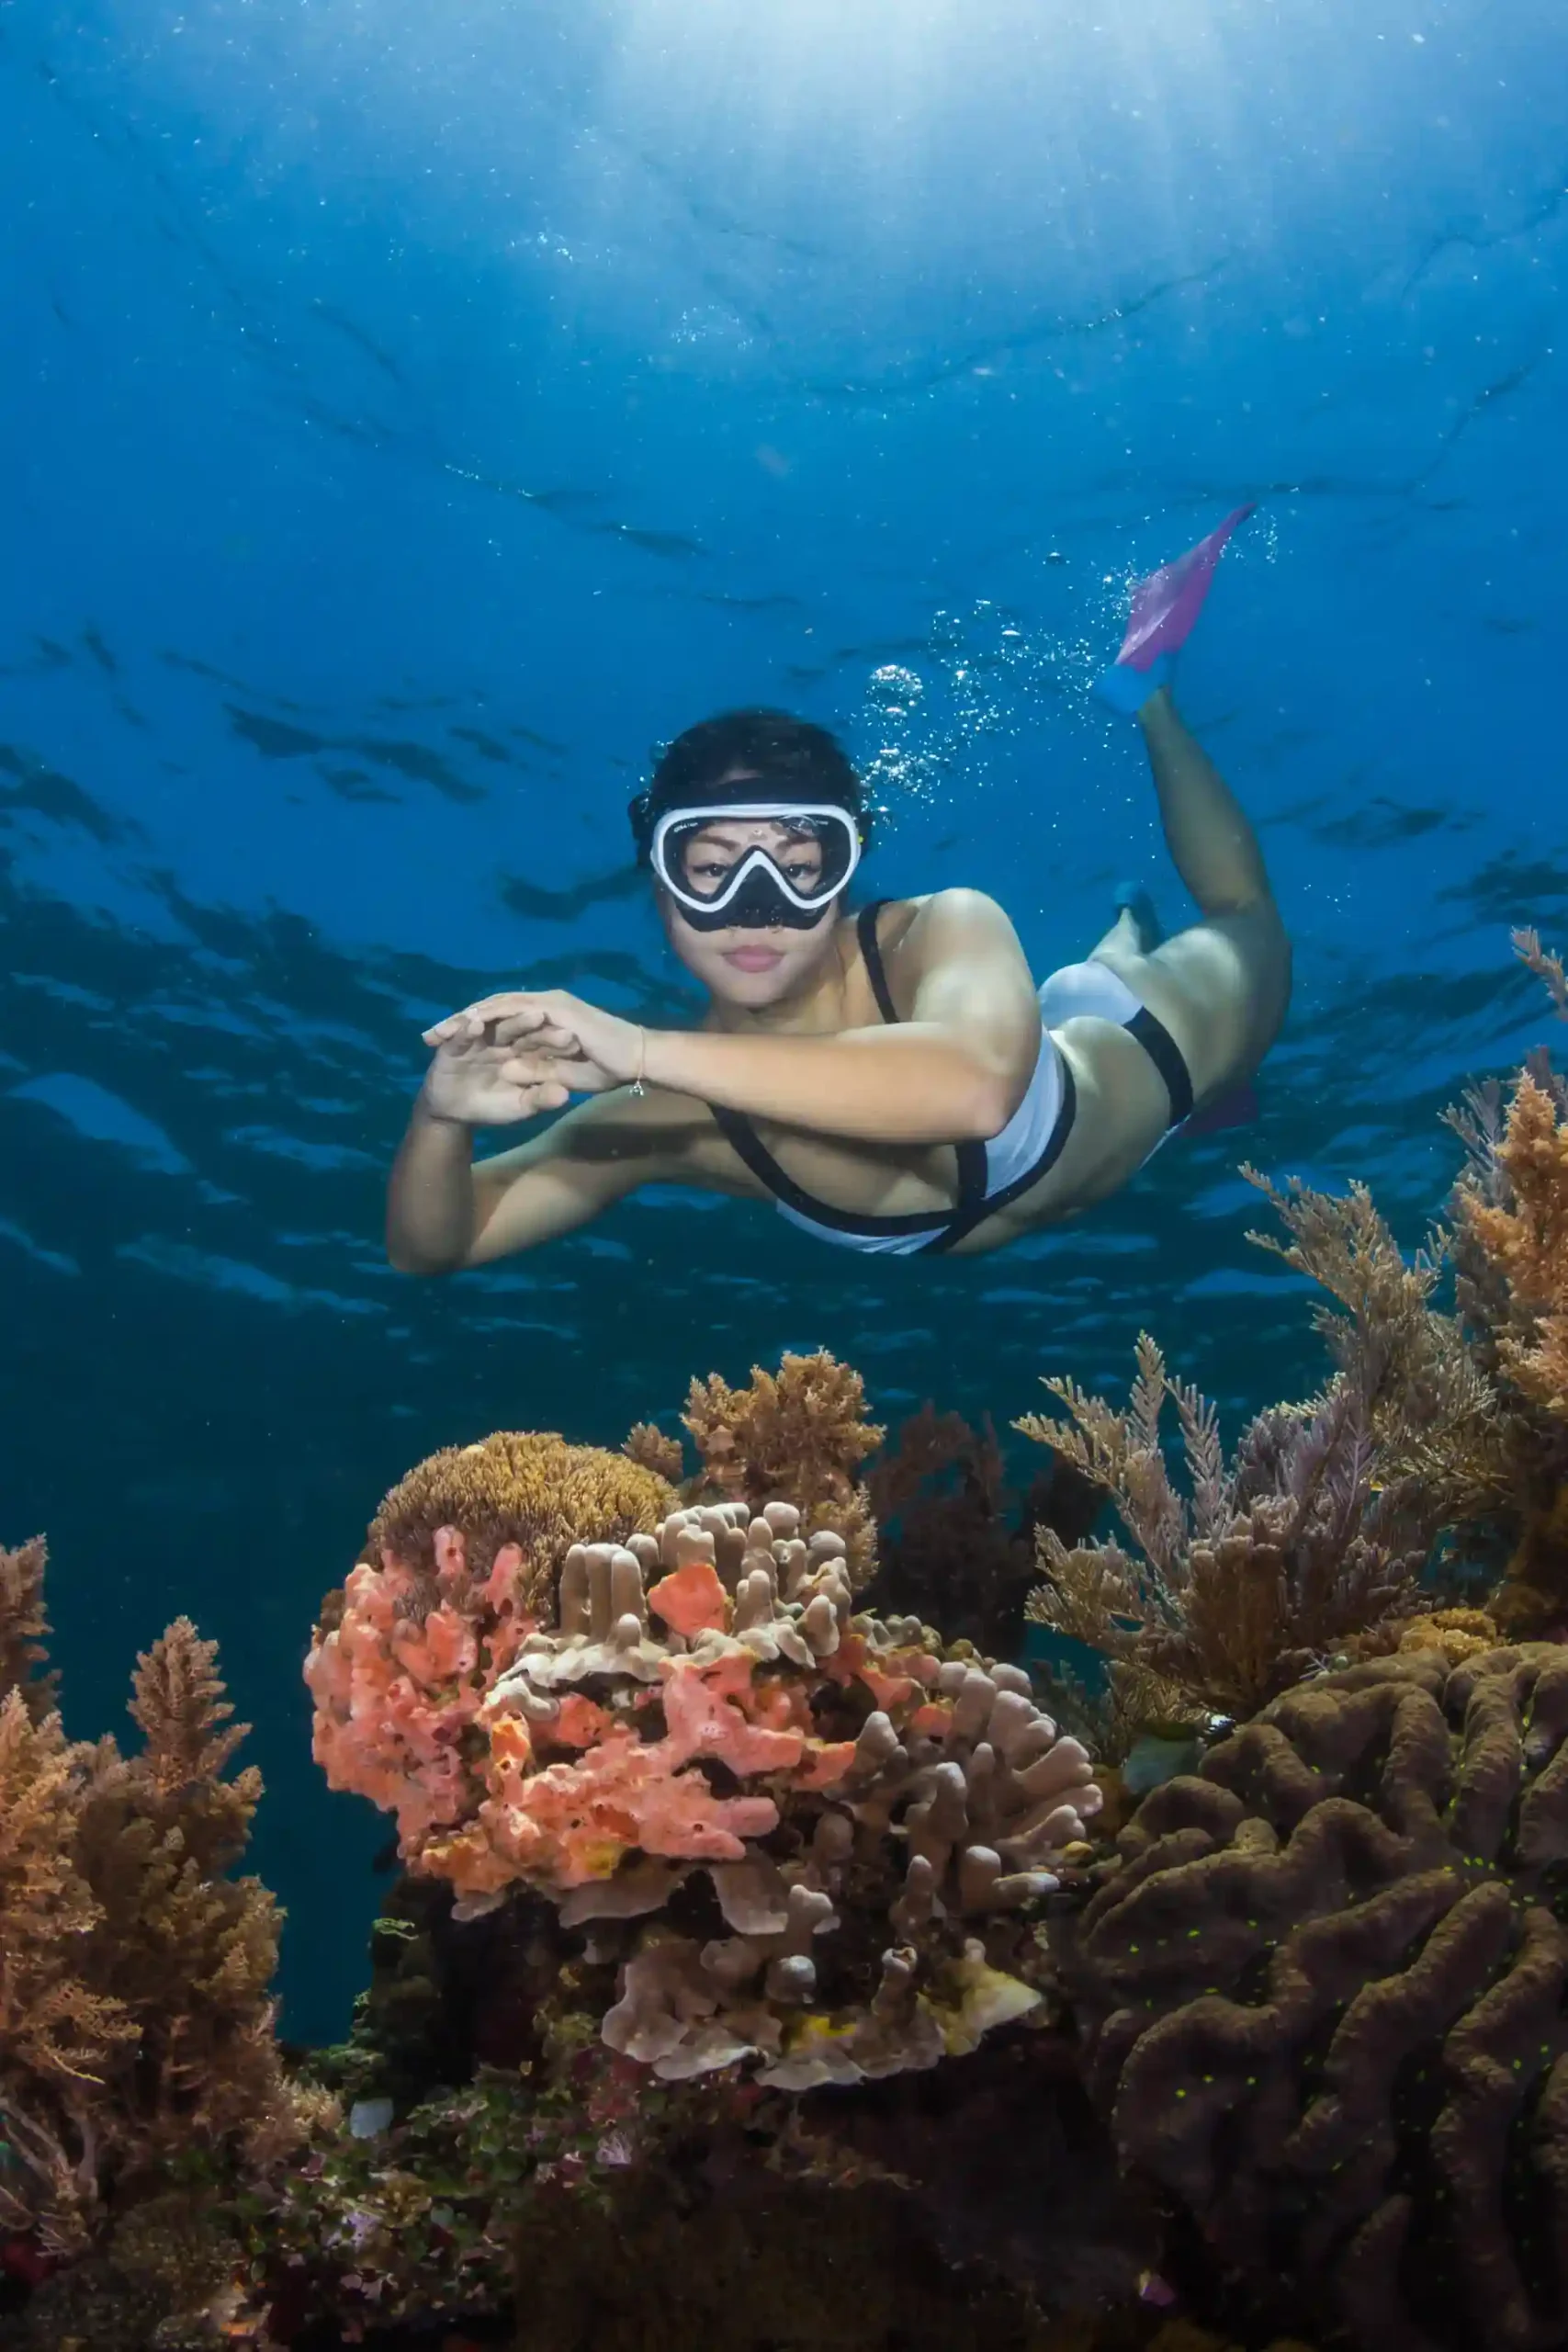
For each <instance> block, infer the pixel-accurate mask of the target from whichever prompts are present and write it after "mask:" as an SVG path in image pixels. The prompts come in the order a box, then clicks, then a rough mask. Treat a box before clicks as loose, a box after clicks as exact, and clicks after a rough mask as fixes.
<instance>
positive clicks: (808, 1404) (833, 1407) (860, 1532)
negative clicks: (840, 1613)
mask: <svg viewBox="0 0 1568 2352" xmlns="http://www.w3.org/2000/svg"><path fill="white" fill-rule="evenodd" d="M684 1418H685V1423H686V1427H687V1429H688V1430H690V1431H691V1433H692V1436H693V1437H694V1440H695V1441H696V1446H697V1451H698V1453H700V1454H701V1456H702V1459H703V1469H704V1474H705V1477H704V1483H705V1486H706V1487H707V1488H708V1489H710V1490H711V1491H713V1492H715V1493H716V1494H718V1495H721V1496H725V1497H728V1498H731V1499H732V1500H734V1501H736V1502H744V1503H746V1504H748V1505H750V1509H751V1510H754V1511H756V1510H761V1509H762V1507H763V1505H764V1504H765V1503H770V1502H775V1501H779V1500H788V1501H791V1502H793V1503H794V1504H795V1505H796V1507H797V1508H798V1509H799V1510H801V1511H802V1512H803V1513H804V1515H805V1521H806V1527H807V1533H808V1534H815V1533H816V1532H817V1531H818V1529H819V1528H828V1529H831V1530H832V1531H833V1532H835V1533H837V1534H839V1535H841V1536H842V1537H843V1539H844V1544H845V1549H846V1556H847V1558H848V1561H849V1573H850V1581H851V1583H852V1586H853V1588H854V1589H855V1590H856V1591H857V1592H860V1591H862V1590H863V1589H864V1588H865V1586H866V1585H867V1584H869V1583H870V1581H871V1578H872V1577H873V1576H874V1574H875V1570H876V1529H875V1525H874V1521H873V1518H872V1511H871V1504H870V1500H869V1498H868V1496H867V1494H866V1490H865V1487H863V1485H861V1484H860V1483H859V1474H860V1465H861V1464H862V1463H863V1461H864V1460H865V1458H866V1456H867V1455H868V1454H872V1453H875V1451H876V1449H877V1447H878V1446H879V1445H880V1444H881V1443H882V1440H883V1437H884V1434H885V1432H884V1431H883V1430H880V1429H878V1428H877V1427H876V1426H875V1424H874V1422H872V1421H871V1420H869V1419H867V1415H866V1404H865V1385H864V1383H863V1380H862V1379H861V1376H860V1374H859V1373H858V1372H852V1371H851V1370H850V1368H849V1366H848V1365H847V1364H842V1363H839V1362H838V1360H837V1358H836V1357H834V1356H831V1355H829V1353H828V1352H827V1351H826V1350H825V1349H824V1350H821V1351H818V1353H817V1354H816V1355H809V1356H797V1355H785V1356H784V1359H783V1360H782V1362H781V1363H780V1365H779V1369H778V1371H777V1373H776V1374H774V1373H771V1372H763V1371H762V1370H761V1366H755V1367H753V1370H752V1374H751V1381H750V1386H749V1387H746V1388H731V1386H730V1385H729V1384H728V1381H726V1380H721V1379H720V1378H719V1376H718V1374H716V1373H712V1374H709V1376H708V1378H707V1379H706V1380H694V1381H693V1383H692V1386H691V1392H690V1394H689V1395H688V1397H687V1399H686V1411H685V1416H684Z"/></svg>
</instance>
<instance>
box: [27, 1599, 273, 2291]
mask: <svg viewBox="0 0 1568 2352" xmlns="http://www.w3.org/2000/svg"><path fill="white" fill-rule="evenodd" d="M35 1597H36V1596H35ZM131 1712H132V1714H133V1716H134V1718H135V1720H136V1722H137V1724H138V1726H139V1728H140V1729H141V1733H142V1737H143V1745H142V1747H141V1751H140V1752H139V1753H138V1754H136V1755H133V1756H131V1757H129V1758H127V1757H124V1756H122V1755H121V1754H120V1752H119V1750H118V1747H117V1746H116V1744H115V1743H114V1741H113V1740H110V1739H105V1740H100V1741H98V1742H97V1743H96V1745H95V1744H89V1743H83V1742H71V1741H68V1740H67V1739H66V1737H65V1735H64V1733H63V1731H62V1728H61V1724H60V1718H59V1716H58V1714H54V1713H51V1714H49V1715H46V1716H44V1717H43V1718H42V1719H41V1720H40V1721H38V1722H34V1721H33V1720H32V1717H31V1715H30V1713H29V1711H28V1706H27V1703H26V1697H25V1692H24V1691H19V1690H13V1691H11V1692H10V1693H9V1694H8V1695H7V1696H6V1699H5V1701H4V1702H3V1704H0V2119H3V2120H4V2125H5V2136H6V2139H7V2140H8V2141H9V2143H10V2146H11V2150H12V2153H13V2158H14V2165H13V2168H12V2169H11V2170H10V2172H9V2173H8V2174H7V2175H6V2180H5V2182H4V2184H3V2194H0V2209H3V2210H0V2218H5V2219H7V2220H8V2221H9V2222H10V2223H11V2224H12V2225H13V2226H19V2227H24V2228H31V2229H34V2230H36V2231H37V2232H38V2233H39V2237H40V2240H41V2242H42V2243H43V2244H44V2245H46V2246H51V2247H52V2248H54V2249H55V2250H57V2251H60V2252H63V2253H74V2252H76V2251H78V2250H79V2249H80V2248H81V2247H82V2246H83V2245H85V2244H86V2242H87V2240H88V2239H89V2237H90V2236H91V2234H92V2233H93V2232H94V2231H95V2229H96V2227H97V2226H98V2223H99V2222H100V2220H101V2214H102V2204H101V2200H102V2199H103V2197H104V2195H105V2193H106V2192H107V2191H109V2190H112V2192H113V2195H114V2198H115V2199H116V2202H117V2205H118V2207H119V2208H121V2209H123V2208H124V2207H125V2206H126V2205H127V2204H128V2203H131V2204H134V2203H135V2201H136V2200H137V2199H139V2198H140V2197H141V2196H144V2195H146V2194H147V2193H148V2192H149V2191H150V2190H154V2189H155V2188H157V2186H158V2183H159V2181H160V2179H161V2178H162V2177H164V2168H165V2167H166V2166H167V2165H168V2163H169V2162H170V2160H171V2159H173V2158H175V2156H185V2155H186V2154H188V2153H189V2152H190V2151H191V2150H192V2149H193V2148H195V2149H201V2150H205V2151H206V2152H207V2154H209V2156H210V2157H213V2158H218V2157H228V2156H233V2157H234V2158H236V2159H239V2158H242V2157H252V2158H255V2159H257V2160H260V2159H262V2158H264V2157H265V2156H267V2155H270V2154H274V2153H276V2152H277V2151H278V2150H279V2149H281V2148H282V2147H284V2146H286V2145H287V2144H288V2143H289V2142H290V2137H291V2134H292V2132H293V2128H294V2112H293V2106H292V2100H291V2097H290V2094H289V2093H288V2089H287V2087H286V2086H285V2084H284V2081H283V2077H282V2073H281V2068H280V2064H279V2059H278V2053H277V2049H276V2042H275V2041H274V2038H273V2009H272V2004H271V2001H270V1999H269V1996H268V1990H267V1988H268V1985H269V1984H270V1981H271V1978H272V1975H273V1972H274V1969H275V1967H276V1958H277V1928H278V1914H277V1911H276V1905H274V1903H273V1901H272V1898H271V1896H270V1895H269V1894H267V1893H266V1892H265V1888H263V1887H262V1886H261V1885H260V1884H259V1883H258V1882H256V1881H255V1880H254V1879H241V1880H233V1879H231V1878H230V1877H229V1876H228V1875H227V1872H228V1870H229V1867H230V1865H231V1863H232V1862H233V1861H234V1860H237V1858H238V1856H239V1854H240V1852H241V1851H242V1850H243V1846H244V1842H245V1838H246V1835H247V1833H248V1829H249V1825H250V1820H251V1815H252V1814H253V1812H254V1805H255V1800H256V1797H257V1796H258V1794H259V1793H260V1785H261V1784H260V1781H259V1779H258V1777H257V1776H256V1775H255V1774H254V1772H244V1773H241V1774H239V1775H237V1776H235V1777H233V1778H230V1777H229V1776H228V1765H229V1762H230V1758H231V1753H232V1750H233V1747H234V1746H235V1744H236V1743H237V1741H238V1740H239V1739H240V1738H241V1737H242V1736H243V1731H241V1730H239V1729H237V1728H231V1727H229V1725H228V1723H227V1718H228V1715H229V1713H230V1710H229V1708H228V1706H227V1704H226V1702H225V1701H224V1698H223V1686H222V1684H221V1682H220V1680H219V1679H218V1676H217V1671H216V1664H215V1652H214V1649H213V1646H212V1645H211V1644H210V1643H206V1642H203V1641H201V1640H200V1639H199V1638H198V1637H197V1633H196V1630H195V1628H194V1627H193V1626H192V1625H191V1624H190V1623H189V1622H188V1620H186V1619H183V1618H182V1619H180V1620H178V1621H177V1622H176V1623H175V1624H174V1625H172V1626H171V1627H170V1628H169V1630H168V1632H167V1633H166V1634H164V1636H163V1638H162V1639H161V1640H160V1641H159V1642H157V1643H155V1644H154V1645H153V1647H152V1650H151V1651H150V1652H149V1653H147V1655H146V1656H145V1657H142V1658H141V1660H140V1662H139V1668H138V1673H137V1677H136V1686H135V1696H134V1700H133V1702H132V1710H131ZM17 2166H19V2170H18V2169H17V2168H16V2167H17Z"/></svg>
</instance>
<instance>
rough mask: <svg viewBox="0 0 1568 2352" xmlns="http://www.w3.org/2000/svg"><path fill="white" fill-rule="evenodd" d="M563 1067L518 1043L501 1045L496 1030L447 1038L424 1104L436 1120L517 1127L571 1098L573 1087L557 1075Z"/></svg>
mask: <svg viewBox="0 0 1568 2352" xmlns="http://www.w3.org/2000/svg"><path fill="white" fill-rule="evenodd" d="M556 1069H558V1064H557V1063H555V1062H553V1061H552V1060H551V1058H550V1057H548V1056H547V1055H545V1054H539V1055H534V1056H530V1055H528V1054H527V1053H526V1051H524V1052H522V1053H520V1052H519V1050H518V1047H517V1046H516V1045H515V1044H514V1043H513V1044H507V1045H500V1044H498V1043H497V1042H496V1039H495V1036H494V1034H493V1031H491V1030H490V1029H487V1030H485V1031H484V1033H483V1034H482V1035H479V1036H465V1035H457V1036H454V1037H446V1038H444V1039H443V1040H442V1042H441V1044H440V1045H439V1046H437V1047H436V1049H435V1052H434V1055H433V1056H432V1057H431V1063H430V1068H429V1069H428V1071H427V1072H426V1074H425V1080H424V1084H423V1087H422V1088H421V1090H420V1103H421V1105H422V1106H423V1109H424V1110H425V1112H426V1113H428V1114H429V1115H430V1117H432V1118H433V1119H446V1120H449V1121H450V1122H451V1123H452V1125H455V1126H463V1127H511V1126H515V1125H517V1123H518V1121H519V1120H521V1119H532V1118H535V1117H536V1116H537V1115H538V1114H539V1113H540V1112H541V1111H558V1110H560V1109H561V1108H562V1106H563V1105H564V1104H565V1103H569V1102H570V1100H571V1091H570V1088H569V1087H566V1086H563V1085H562V1084H561V1082H560V1080H559V1078H558V1076H556V1075H554V1072H555V1071H556ZM503 1070H504V1071H505V1072H506V1073H507V1075H506V1076H505V1077H502V1071H503Z"/></svg>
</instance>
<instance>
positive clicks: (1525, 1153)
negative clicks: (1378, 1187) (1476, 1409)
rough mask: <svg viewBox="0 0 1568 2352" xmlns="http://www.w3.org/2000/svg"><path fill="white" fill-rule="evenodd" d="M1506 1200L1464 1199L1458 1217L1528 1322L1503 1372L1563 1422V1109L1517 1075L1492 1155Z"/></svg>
mask: <svg viewBox="0 0 1568 2352" xmlns="http://www.w3.org/2000/svg"><path fill="white" fill-rule="evenodd" d="M1495 1161H1496V1166H1497V1169H1498V1170H1499V1171H1500V1172H1501V1174H1502V1176H1503V1177H1504V1178H1505V1180H1506V1196H1505V1197H1504V1198H1502V1199H1494V1200H1487V1199H1485V1198H1483V1197H1482V1195H1481V1193H1480V1192H1479V1190H1472V1191H1461V1194H1460V1196H1459V1200H1460V1214H1461V1216H1462V1217H1463V1218H1464V1220H1465V1223H1466V1225H1467V1226H1468V1228H1469V1230H1470V1233H1471V1234H1472V1237H1473V1238H1474V1240H1475V1241H1476V1242H1477V1243H1478V1245H1479V1246H1480V1248H1481V1249H1482V1250H1483V1252H1484V1253H1485V1254H1486V1256H1487V1257H1488V1258H1489V1259H1490V1260H1491V1261H1492V1263H1493V1265H1494V1266H1495V1268H1496V1269H1498V1271H1499V1272H1501V1274H1502V1276H1503V1278H1504V1280H1505V1281H1506V1284H1507V1287H1508V1291H1509V1294H1510V1295H1511V1297H1512V1298H1513V1299H1514V1300H1515V1301H1516V1302H1517V1305H1518V1306H1520V1307H1521V1308H1522V1309H1523V1310H1524V1315H1525V1317H1527V1318H1528V1323H1527V1327H1526V1329H1524V1330H1523V1331H1505V1332H1504V1333H1503V1334H1502V1336H1501V1340H1500V1347H1499V1355H1500V1359H1501V1363H1502V1367H1503V1370H1504V1371H1505V1373H1506V1374H1507V1376H1508V1377H1509V1378H1510V1379H1511V1380H1512V1381H1513V1382H1514V1384H1515V1385H1516V1386H1517V1388H1518V1389H1519V1391H1520V1392H1521V1394H1522V1395H1523V1396H1525V1397H1528V1398H1529V1401H1530V1403H1531V1404H1533V1405H1537V1406H1540V1408H1542V1409H1543V1410H1544V1411H1546V1412H1548V1413H1550V1414H1551V1415H1553V1416H1554V1417H1555V1418H1556V1419H1560V1420H1562V1421H1565V1422H1568V1108H1565V1107H1564V1105H1563V1104H1562V1103H1560V1102H1559V1101H1558V1100H1557V1098H1556V1096H1555V1095H1554V1094H1553V1093H1552V1091H1551V1089H1549V1088H1548V1087H1546V1086H1544V1085H1542V1084H1540V1082H1539V1080H1536V1079H1535V1078H1534V1077H1532V1076H1531V1074H1530V1072H1529V1070H1525V1071H1523V1072H1521V1074H1520V1077H1519V1080H1518V1082H1517V1085H1516V1087H1515V1089H1514V1093H1513V1099H1512V1101H1511V1102H1510V1103H1509V1105H1508V1112H1507V1118H1506V1123H1505V1125H1504V1128H1503V1133H1502V1136H1501V1137H1500V1139H1499V1141H1498V1143H1497V1146H1496V1151H1495Z"/></svg>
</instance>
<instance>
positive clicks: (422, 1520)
mask: <svg viewBox="0 0 1568 2352" xmlns="http://www.w3.org/2000/svg"><path fill="white" fill-rule="evenodd" d="M673 1500H674V1497H673V1495H672V1494H671V1490H670V1487H669V1486H668V1485H667V1483H666V1482H665V1480H664V1479H663V1478H662V1477H660V1476H659V1475H658V1474H657V1473H656V1472H655V1471H653V1470H651V1469H649V1468H648V1467H647V1466H645V1464H643V1463H641V1462H640V1461H632V1460H629V1459H628V1458H627V1456H626V1455H625V1454H621V1453H605V1452H604V1451H603V1450H602V1449H601V1448H600V1447H598V1446H592V1445H569V1444H568V1443H567V1442H566V1440H565V1439H564V1438H562V1437H558V1436H556V1435H555V1434H553V1433H552V1432H539V1431H535V1430H499V1431H497V1432H496V1434H495V1435H493V1436H491V1437H487V1438H484V1439H482V1440H481V1441H480V1442H479V1444H477V1445H449V1446H445V1447H443V1449H442V1450H441V1452H440V1453H433V1454H430V1455H429V1456H428V1457H427V1458H426V1459H425V1460H424V1461H423V1462H421V1463H417V1464H415V1466H414V1468H413V1469H412V1470H411V1471H410V1472H409V1474H408V1476H407V1477H405V1478H401V1479H400V1480H399V1482H398V1484H397V1485H396V1486H395V1487H393V1488H392V1491H391V1493H390V1494H389V1496H388V1497H387V1498H386V1500H385V1501H384V1502H383V1503H382V1505H381V1508H380V1510H378V1512H377V1514H376V1516H375V1518H374V1519H373V1520H372V1521H371V1523H370V1528H369V1532H368V1533H367V1536H366V1538H365V1547H364V1550H363V1551H362V1552H361V1554H360V1557H361V1559H363V1560H367V1561H368V1562H369V1563H370V1564H371V1565H372V1566H378V1565H379V1563H380V1561H381V1558H382V1555H383V1554H385V1553H391V1554H392V1555H394V1556H395V1557H396V1558H397V1559H399V1560H400V1561H401V1562H402V1563H403V1565H404V1566H406V1567H408V1568H411V1569H412V1570H413V1571H414V1573H415V1575H416V1576H418V1577H421V1578H423V1579H427V1580H428V1582H429V1586H430V1591H431V1594H432V1597H434V1578H435V1534H436V1530H437V1529H438V1528H443V1527H456V1528H457V1529H459V1530H460V1531H461V1533H462V1535H463V1539H464V1543H465V1545H466V1549H467V1555H468V1569H469V1572H470V1574H471V1575H473V1576H474V1577H477V1578H478V1579H479V1580H480V1581H482V1580H483V1579H484V1577H487V1576H488V1575H489V1573H490V1570H491V1565H492V1563H493V1561H494V1559H495V1555H496V1554H497V1552H499V1551H500V1550H501V1549H502V1546H503V1545H504V1544H516V1545H517V1546H518V1547H519V1551H520V1555H521V1572H520V1580H519V1586H518V1595H517V1597H518V1601H519V1605H520V1606H521V1607H523V1608H525V1609H529V1608H532V1607H533V1606H534V1605H535V1601H536V1600H544V1599H546V1598H547V1596H548V1595H549V1594H551V1593H553V1591H554V1589H555V1581H556V1578H557V1577H558V1575H559V1573H560V1566H561V1563H562V1561H563V1560H564V1559H565V1557H566V1555H567V1552H568V1550H569V1549H570V1546H571V1545H572V1544H574V1543H578V1542H580V1541H585V1540H592V1539H594V1538H601V1537H602V1538H603V1539H604V1541H605V1542H606V1543H625V1541H626V1537H627V1536H628V1535H631V1534H635V1533H636V1532H637V1531H638V1530H639V1529H644V1530H646V1529H648V1528H650V1527H652V1526H653V1524H654V1523H655V1521H657V1520H659V1519H660V1518H662V1516H663V1514H664V1513H665V1511H667V1510H669V1508H670V1506H671V1502H672V1501H673Z"/></svg>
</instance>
